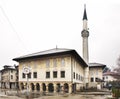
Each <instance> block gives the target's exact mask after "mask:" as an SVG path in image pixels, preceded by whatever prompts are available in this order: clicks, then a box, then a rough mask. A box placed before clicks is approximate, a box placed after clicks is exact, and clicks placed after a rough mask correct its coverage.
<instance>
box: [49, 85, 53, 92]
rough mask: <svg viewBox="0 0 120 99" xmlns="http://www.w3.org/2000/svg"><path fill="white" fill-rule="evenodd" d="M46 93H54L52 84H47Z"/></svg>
mask: <svg viewBox="0 0 120 99" xmlns="http://www.w3.org/2000/svg"><path fill="white" fill-rule="evenodd" d="M48 91H49V92H53V91H54V86H53V84H52V83H49V84H48Z"/></svg>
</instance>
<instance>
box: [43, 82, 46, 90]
mask: <svg viewBox="0 0 120 99" xmlns="http://www.w3.org/2000/svg"><path fill="white" fill-rule="evenodd" d="M42 89H43V91H46V85H45V83H43V84H42Z"/></svg>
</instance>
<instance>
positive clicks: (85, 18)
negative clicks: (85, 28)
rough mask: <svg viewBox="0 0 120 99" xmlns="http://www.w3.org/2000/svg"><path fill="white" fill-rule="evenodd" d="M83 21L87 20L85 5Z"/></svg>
mask: <svg viewBox="0 0 120 99" xmlns="http://www.w3.org/2000/svg"><path fill="white" fill-rule="evenodd" d="M83 20H87V13H86V4H85V5H84V14H83Z"/></svg>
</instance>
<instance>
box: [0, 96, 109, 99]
mask: <svg viewBox="0 0 120 99" xmlns="http://www.w3.org/2000/svg"><path fill="white" fill-rule="evenodd" d="M107 97H109V96H108V95H66V96H59V95H56V96H41V97H39V98H34V99H107ZM0 99H25V98H20V97H17V96H2V97H0ZM29 99H32V98H29Z"/></svg>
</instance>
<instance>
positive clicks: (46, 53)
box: [15, 48, 72, 59]
mask: <svg viewBox="0 0 120 99" xmlns="http://www.w3.org/2000/svg"><path fill="white" fill-rule="evenodd" d="M67 51H72V49H61V48H54V49H49V50H45V51H40V52H37V53H32V54H28V55H24V56H20V57H17V58H15V59H22V58H29V57H34V56H41V55H48V54H54V53H61V52H67Z"/></svg>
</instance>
